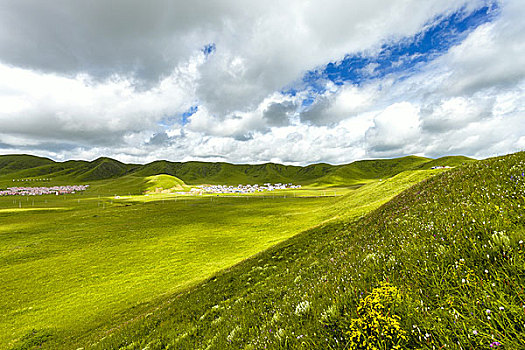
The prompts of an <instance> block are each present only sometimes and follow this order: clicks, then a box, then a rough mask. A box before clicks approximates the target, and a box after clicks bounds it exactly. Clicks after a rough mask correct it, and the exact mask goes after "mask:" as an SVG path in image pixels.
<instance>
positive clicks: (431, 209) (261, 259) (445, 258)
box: [50, 152, 525, 349]
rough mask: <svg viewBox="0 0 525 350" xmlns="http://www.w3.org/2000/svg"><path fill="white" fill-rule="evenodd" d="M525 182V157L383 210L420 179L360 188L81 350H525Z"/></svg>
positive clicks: (439, 179) (413, 193) (466, 173)
mask: <svg viewBox="0 0 525 350" xmlns="http://www.w3.org/2000/svg"><path fill="white" fill-rule="evenodd" d="M524 174H525V153H523V152H522V153H517V154H513V155H509V156H505V157H500V158H494V159H488V160H484V161H480V162H476V163H474V164H471V165H468V166H465V167H462V168H456V169H452V170H450V171H445V172H442V173H441V174H439V175H437V176H434V177H432V178H429V179H426V180H423V181H421V182H419V183H418V184H417V185H415V186H413V187H410V188H409V189H408V190H406V191H404V192H402V193H400V194H399V195H398V196H396V197H395V198H393V199H392V200H390V201H387V199H388V198H391V195H393V194H394V193H397V192H396V190H402V189H405V188H407V187H409V185H410V183H411V179H410V177H412V180H414V181H415V182H417V180H421V179H422V178H423V177H424V173H406V174H400V175H398V176H397V178H396V177H394V178H392V179H389V180H387V181H384V182H383V181H382V182H374V183H371V184H369V185H366V186H363V187H360V188H359V189H357V190H355V192H353V193H352V194H351V195H348V196H346V197H341V198H337V199H336V203H335V204H334V205H333V206H332V207H331V208H335V206H337V207H339V208H345V210H343V211H342V214H341V215H340V216H339V217H338V218H337V219H334V220H332V221H330V222H327V223H325V224H323V225H321V226H319V227H315V228H312V229H310V230H308V231H306V232H303V233H301V234H299V235H296V236H294V237H292V238H290V239H288V240H286V241H285V242H282V243H280V244H278V245H277V246H275V247H272V248H270V249H268V250H266V251H264V252H262V253H260V254H258V255H257V256H256V257H254V258H252V259H249V260H247V261H245V262H244V263H242V264H239V265H237V266H235V267H233V268H231V269H230V270H228V271H225V272H223V273H221V274H218V275H216V276H214V277H213V278H210V279H208V280H207V281H206V282H205V283H202V284H199V285H198V286H196V287H195V288H193V289H192V290H190V291H188V292H186V293H183V294H180V295H176V296H174V297H172V298H167V299H166V300H165V302H164V303H163V304H162V305H159V308H158V309H154V310H152V311H150V312H149V313H146V314H143V315H142V316H141V317H138V318H137V319H135V320H134V321H132V322H129V323H128V324H125V325H123V324H120V325H119V324H115V328H114V329H112V330H110V331H108V332H107V333H105V334H104V335H103V336H102V337H101V336H97V335H94V336H92V337H91V338H86V339H84V340H83V341H80V342H79V343H77V344H78V345H82V346H87V347H88V348H93V349H144V348H147V349H229V348H231V349H238V348H243V349H265V348H268V349H395V348H399V349H494V348H496V349H523V348H525V338H524V337H523V334H525V312H524V310H525V294H524V293H525V273H524V271H525V243H524V241H525V217H524V215H523V207H524V206H525V175H524ZM401 183H404V184H405V185H403V186H401V185H400V184H401ZM373 194H374V195H373ZM360 197H361V198H360ZM374 198H377V199H378V200H377V201H376V202H375V203H374ZM363 200H370V201H371V202H372V204H370V205H369V206H366V205H365V206H363ZM372 209H375V210H372ZM50 344H52V343H50ZM50 346H51V347H52V345H50Z"/></svg>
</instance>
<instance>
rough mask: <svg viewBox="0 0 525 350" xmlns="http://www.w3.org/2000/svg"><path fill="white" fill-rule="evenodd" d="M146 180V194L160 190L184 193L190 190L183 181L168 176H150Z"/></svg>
mask: <svg viewBox="0 0 525 350" xmlns="http://www.w3.org/2000/svg"><path fill="white" fill-rule="evenodd" d="M146 180H147V182H146V186H147V187H146V189H145V191H146V192H155V191H159V190H160V191H162V190H176V191H183V190H185V189H187V188H188V187H187V186H186V184H185V183H184V181H182V180H181V179H178V178H176V177H175V176H171V175H166V174H160V175H153V176H148V177H147V178H146Z"/></svg>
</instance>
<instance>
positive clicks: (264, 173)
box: [0, 155, 474, 187]
mask: <svg viewBox="0 0 525 350" xmlns="http://www.w3.org/2000/svg"><path fill="white" fill-rule="evenodd" d="M472 161H474V160H473V159H471V158H468V157H462V156H449V157H443V158H439V159H430V158H424V157H416V156H407V157H402V158H395V159H377V160H360V161H356V162H353V163H350V164H344V165H330V164H326V163H318V164H312V165H308V166H292V165H282V164H275V163H264V164H256V165H250V164H230V163H223V162H219V163H208V162H196V161H190V162H183V163H182V162H169V161H165V160H159V161H154V162H151V163H148V164H144V165H139V164H125V163H122V162H119V161H117V160H114V159H111V158H106V157H102V158H98V159H96V160H94V161H91V162H89V161H83V160H69V161H65V162H55V161H53V160H51V159H47V158H41V157H35V156H30V155H4V156H0V180H3V181H7V180H9V179H11V180H12V179H26V178H39V177H48V178H53V179H54V180H57V181H72V182H75V183H78V182H86V181H98V180H108V179H116V178H121V177H125V176H140V177H148V176H153V175H159V174H167V175H172V176H175V177H177V178H179V179H181V180H182V181H184V182H185V183H186V184H189V185H192V184H202V183H216V184H225V185H234V184H239V183H251V184H254V183H264V182H283V183H289V182H292V183H295V184H302V185H313V186H315V185H317V186H325V187H326V186H348V185H356V184H362V183H365V182H367V180H371V179H379V178H387V177H391V176H393V175H395V174H398V173H400V172H403V171H407V170H416V169H429V168H430V167H431V166H434V164H435V165H449V166H456V165H461V164H464V163H468V162H472Z"/></svg>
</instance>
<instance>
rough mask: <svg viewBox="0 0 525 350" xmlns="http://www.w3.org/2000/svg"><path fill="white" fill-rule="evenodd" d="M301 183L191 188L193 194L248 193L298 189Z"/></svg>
mask: <svg viewBox="0 0 525 350" xmlns="http://www.w3.org/2000/svg"><path fill="white" fill-rule="evenodd" d="M298 188H301V185H293V184H291V183H289V184H281V183H276V184H273V185H272V184H270V183H265V184H264V185H261V186H260V185H258V184H255V185H237V186H235V187H234V186H226V185H200V186H197V187H196V188H192V189H191V190H190V193H191V194H202V193H214V194H215V193H216V194H219V193H234V194H248V193H255V192H265V191H275V190H287V189H298ZM177 194H188V193H187V192H177Z"/></svg>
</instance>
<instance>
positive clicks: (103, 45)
mask: <svg viewBox="0 0 525 350" xmlns="http://www.w3.org/2000/svg"><path fill="white" fill-rule="evenodd" d="M235 12H236V8H235V7H232V6H229V3H228V2H227V1H225V2H208V1H200V0H197V1H191V2H189V1H168V0H152V1H139V0H114V1H109V2H108V1H98V0H95V1H68V0H57V1H53V2H45V1H44V2H43V1H39V0H22V1H17V0H6V1H2V2H1V3H0V22H1V23H2V29H1V30H0V52H1V55H0V61H2V62H4V63H8V64H11V65H15V66H19V67H26V68H30V69H35V70H40V71H47V72H58V73H65V74H77V73H78V72H86V73H89V74H90V75H92V76H94V77H101V78H105V77H108V76H112V75H115V74H119V75H124V76H129V75H132V76H133V75H134V76H136V77H137V78H139V79H146V80H158V79H159V77H160V76H163V75H167V74H169V72H170V71H171V70H172V69H173V68H174V67H175V65H176V64H177V63H179V62H180V61H182V60H184V59H186V57H187V56H189V54H190V53H191V52H192V51H194V50H196V49H198V48H200V47H203V46H204V45H206V44H208V43H209V41H208V40H213V33H212V32H211V31H210V29H211V28H213V30H214V31H215V30H217V29H218V28H219V29H220V27H221V26H222V23H223V21H224V20H226V19H227V18H228V17H229V16H231V15H233V14H234V13H235Z"/></svg>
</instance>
